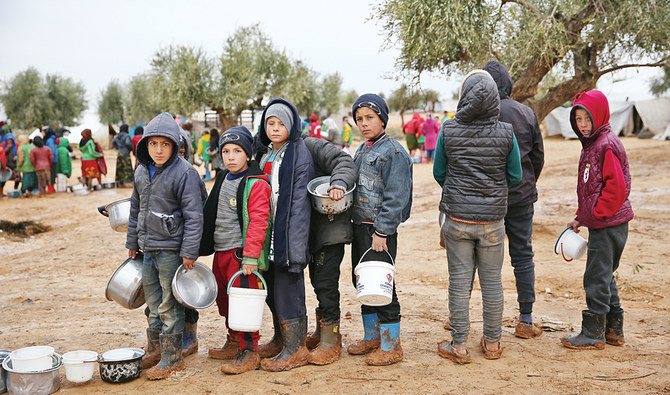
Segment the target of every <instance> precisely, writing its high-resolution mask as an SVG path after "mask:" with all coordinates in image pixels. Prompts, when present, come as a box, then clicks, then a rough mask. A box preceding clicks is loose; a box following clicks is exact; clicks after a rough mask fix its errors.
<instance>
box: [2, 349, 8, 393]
mask: <svg viewBox="0 0 670 395" xmlns="http://www.w3.org/2000/svg"><path fill="white" fill-rule="evenodd" d="M10 353H11V351H9V350H0V394H4V393H5V392H7V371H6V370H5V368H3V367H2V362H4V360H5V358H7V357H8V356H9V354H10Z"/></svg>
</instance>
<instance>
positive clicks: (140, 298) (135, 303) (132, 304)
mask: <svg viewBox="0 0 670 395" xmlns="http://www.w3.org/2000/svg"><path fill="white" fill-rule="evenodd" d="M143 259H144V256H143V255H142V253H140V252H138V253H137V255H136V256H135V259H133V258H130V257H128V259H126V260H125V261H123V263H121V264H120V265H119V267H117V268H116V270H114V273H113V274H112V277H110V279H109V282H108V283H107V289H106V290H105V297H106V298H107V300H113V301H115V302H116V303H118V304H120V305H121V306H123V307H125V308H127V309H130V310H133V309H136V308H138V307H140V306H142V305H143V304H144V288H143V287H142V261H143Z"/></svg>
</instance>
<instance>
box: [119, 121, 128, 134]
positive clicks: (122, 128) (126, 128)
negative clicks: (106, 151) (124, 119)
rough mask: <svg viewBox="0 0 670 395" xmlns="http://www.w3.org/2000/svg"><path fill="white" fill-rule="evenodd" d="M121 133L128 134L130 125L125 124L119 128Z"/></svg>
mask: <svg viewBox="0 0 670 395" xmlns="http://www.w3.org/2000/svg"><path fill="white" fill-rule="evenodd" d="M119 132H126V133H128V125H126V124H125V123H124V124H123V125H121V127H120V128H119Z"/></svg>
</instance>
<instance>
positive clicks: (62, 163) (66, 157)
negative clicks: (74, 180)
mask: <svg viewBox="0 0 670 395" xmlns="http://www.w3.org/2000/svg"><path fill="white" fill-rule="evenodd" d="M69 145H70V141H69V140H68V139H66V138H65V137H61V138H60V143H58V173H63V174H65V176H66V177H68V178H69V177H70V176H71V175H72V158H70V151H68V150H67V147H68V146H69Z"/></svg>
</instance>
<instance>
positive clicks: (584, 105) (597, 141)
mask: <svg viewBox="0 0 670 395" xmlns="http://www.w3.org/2000/svg"><path fill="white" fill-rule="evenodd" d="M609 120H610V109H609V103H608V102H607V97H605V95H604V94H603V93H602V92H600V91H597V90H591V91H587V92H582V93H579V94H577V95H575V101H574V103H573V105H572V110H571V111H570V124H571V125H572V130H574V131H575V134H577V137H579V140H580V141H581V143H582V153H581V156H580V158H579V172H578V173H577V174H578V177H577V200H578V203H579V206H578V210H577V216H576V217H575V219H574V220H572V221H570V223H568V226H570V227H572V229H573V230H574V231H575V232H579V227H580V226H586V227H587V228H589V241H588V252H587V255H586V269H585V271H584V291H585V292H586V306H587V307H588V310H583V311H582V330H581V332H580V333H579V335H577V336H573V337H565V338H562V339H561V343H562V344H563V345H564V346H565V347H568V348H574V349H597V350H602V349H603V348H604V347H605V343H607V344H611V345H614V346H620V345H622V344H624V342H625V341H624V335H623V309H622V308H621V301H620V300H619V290H618V288H617V284H616V278H615V277H614V271H616V270H617V268H618V267H619V260H620V259H621V254H622V253H623V249H624V246H625V245H626V239H627V238H628V222H629V221H630V220H631V219H633V209H632V207H631V204H630V201H628V195H629V194H630V171H629V169H628V157H627V156H626V150H625V148H624V146H623V144H622V143H621V140H619V138H618V137H617V136H616V134H614V133H613V132H612V129H611V127H610V124H609Z"/></svg>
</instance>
